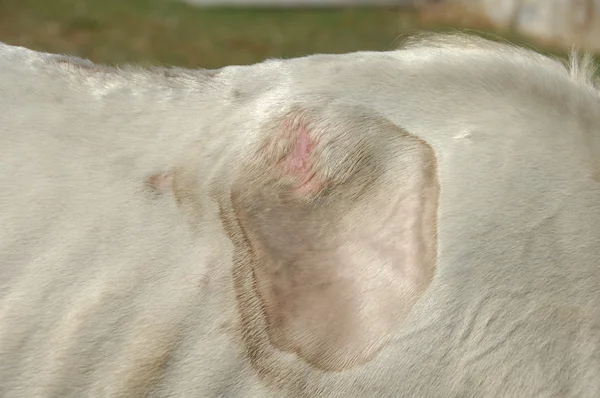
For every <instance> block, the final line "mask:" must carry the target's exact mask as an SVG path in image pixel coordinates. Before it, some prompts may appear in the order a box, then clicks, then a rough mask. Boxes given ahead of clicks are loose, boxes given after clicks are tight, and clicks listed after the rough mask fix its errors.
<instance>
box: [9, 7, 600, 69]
mask: <svg viewBox="0 0 600 398" xmlns="http://www.w3.org/2000/svg"><path fill="white" fill-rule="evenodd" d="M456 29H461V30H462V29H470V30H476V31H478V32H482V33H484V34H486V35H492V36H493V37H495V38H498V39H508V40H510V41H513V42H518V43H520V44H526V45H530V46H532V47H535V48H537V49H539V50H542V51H544V52H549V53H555V54H561V53H563V52H565V51H568V50H570V48H571V46H572V45H574V44H575V45H577V46H578V47H579V48H582V49H588V50H591V51H600V0H0V41H3V42H6V43H9V44H14V45H22V46H26V47H29V48H32V49H36V50H42V51H49V52H56V53H69V54H73V55H78V56H81V57H84V58H88V59H90V60H92V61H94V62H100V63H108V64H122V63H137V64H142V65H150V64H162V65H172V66H183V67H206V68H218V67H221V66H224V65H229V64H250V63H255V62H259V61H262V60H264V59H265V58H274V57H276V58H288V57H296V56H302V55H307V54H312V53H343V52H349V51H356V50H390V49H394V48H396V47H397V46H398V45H399V44H400V43H401V41H402V39H403V37H405V36H406V35H408V34H411V33H415V32H417V31H420V30H436V31H446V30H456Z"/></svg>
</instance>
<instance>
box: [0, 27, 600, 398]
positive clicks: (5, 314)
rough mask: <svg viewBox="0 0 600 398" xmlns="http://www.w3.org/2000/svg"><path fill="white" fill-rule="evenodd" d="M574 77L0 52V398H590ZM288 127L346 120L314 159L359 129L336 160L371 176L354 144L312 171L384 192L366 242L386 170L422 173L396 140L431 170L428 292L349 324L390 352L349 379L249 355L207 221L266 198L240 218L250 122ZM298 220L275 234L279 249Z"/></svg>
mask: <svg viewBox="0 0 600 398" xmlns="http://www.w3.org/2000/svg"><path fill="white" fill-rule="evenodd" d="M574 59H575V60H577V59H578V58H574ZM590 65H591V63H589V62H587V61H586V62H577V61H574V62H572V63H571V66H570V67H569V66H567V65H565V64H563V63H561V62H558V61H555V60H551V59H549V58H546V57H544V56H542V55H538V54H536V53H533V52H531V51H528V50H524V49H519V48H514V47H511V46H508V45H505V44H498V43H493V42H489V41H485V40H482V39H477V38H473V37H466V36H461V35H452V36H432V37H425V38H419V39H417V40H414V41H409V42H408V43H407V44H406V45H405V46H404V47H403V48H402V49H400V50H398V51H392V52H382V53H377V52H361V53H354V54H347V55H315V56H310V57H305V58H298V59H292V60H270V61H267V62H264V63H261V64H257V65H252V66H231V67H226V68H223V69H220V70H217V71H202V70H197V71H194V70H179V69H176V70H162V69H157V70H141V69H138V68H133V67H128V68H123V69H113V68H108V67H102V66H96V65H93V64H91V63H89V62H86V61H83V60H80V59H76V58H69V57H62V56H57V55H50V54H44V53H38V52H33V51H30V50H27V49H24V48H20V47H11V46H7V45H0V148H1V150H2V156H1V157H0V186H1V187H2V189H1V190H0V396H2V397H6V398H12V397H28V398H29V397H139V396H149V397H302V396H306V397H315V396H326V397H404V396H406V397H415V396H416V397H454V396H460V397H464V396H479V397H529V396H543V397H551V396H561V397H598V396H600V305H599V304H600V244H599V243H600V99H599V96H598V93H597V90H596V87H595V83H594V80H593V79H594V78H593V75H594V73H593V71H592V70H591V68H590ZM294 109H297V110H300V111H301V112H303V111H305V110H308V111H309V113H310V112H312V114H317V115H320V116H318V117H320V118H321V119H319V120H321V122H319V123H322V125H323V126H338V125H342V126H346V127H343V128H342V127H340V130H339V132H338V133H337V134H338V135H337V136H335V140H334V141H332V142H333V143H334V144H335V143H336V142H341V143H342V144H340V145H343V143H344V140H347V142H349V143H350V144H352V145H354V143H355V142H359V141H357V140H359V139H362V138H361V137H362V136H361V134H363V133H365V131H367V130H369V129H371V130H373V132H372V133H369V134H371V135H368V136H365V137H370V138H368V139H367V138H365V140H363V141H360V145H361V146H359V147H358V148H359V149H361V150H362V149H365V148H366V149H369V150H371V155H372V156H373V159H374V160H373V162H374V163H356V162H355V163H352V162H353V161H354V160H353V158H352V156H356V157H359V156H360V155H359V153H358V152H357V153H354V152H352V150H351V148H353V147H354V146H352V145H351V146H350V147H348V148H346V147H343V148H346V149H347V150H348V151H349V152H348V153H350V158H349V159H346V160H344V157H343V156H342V155H340V153H341V152H335V147H334V148H333V149H331V151H333V152H331V155H328V154H329V153H330V152H324V153H325V155H323V156H322V158H321V159H322V160H321V162H322V164H321V166H322V169H321V170H322V175H323V176H325V177H327V176H333V177H335V176H337V175H338V174H335V173H336V172H338V171H336V169H335V168H336V167H338V166H339V165H340V164H342V165H344V164H346V163H343V162H344V161H348V162H350V163H347V164H349V165H355V166H356V167H358V169H359V170H358V172H360V171H361V170H366V173H367V174H366V176H367V177H369V176H372V179H373V180H374V181H380V180H381V178H383V177H381V178H380V177H378V176H380V175H384V176H387V177H385V178H386V179H385V182H386V184H383V183H382V184H375V185H373V186H372V187H371V190H372V192H371V193H369V194H367V196H366V198H367V199H365V200H363V202H361V203H362V206H363V207H361V208H359V209H360V210H361V212H350V213H349V215H347V216H346V219H348V217H349V221H348V222H354V223H355V224H356V223H357V222H363V221H360V220H362V219H360V217H364V222H366V223H367V224H368V222H369V221H370V220H372V219H373V217H376V216H377V213H378V211H379V209H380V208H383V206H384V205H385V203H384V202H385V201H382V200H383V199H382V198H385V197H386V195H387V196H390V197H395V195H397V193H396V191H397V190H398V189H399V188H398V187H400V186H402V184H404V182H403V181H404V180H403V178H404V177H405V174H403V170H405V169H406V168H408V167H413V168H417V169H418V170H424V169H423V168H424V167H425V166H424V164H425V163H423V164H421V163H419V162H416V163H414V164H413V166H411V164H405V163H401V160H399V159H400V158H401V156H400V155H402V153H401V152H398V151H400V149H398V148H400V147H398V145H404V143H405V142H406V140H407V139H408V138H407V137H408V135H410V136H412V137H416V139H418V140H419V142H422V144H419V145H421V146H418V145H417V144H414V145H417V147H414V148H421V149H422V150H423V151H425V149H423V148H425V145H426V146H428V147H430V148H431V149H432V153H434V154H435V160H436V164H437V169H436V171H435V173H436V175H435V177H436V178H437V181H438V182H439V199H438V204H437V240H436V242H434V243H435V244H436V245H437V256H436V261H435V263H436V264H435V272H434V275H433V280H432V282H431V285H430V286H429V287H428V288H427V289H426V291H425V292H424V294H423V295H422V296H419V300H418V301H417V302H416V304H415V305H414V307H407V308H409V309H410V313H409V315H408V316H406V317H403V318H402V319H401V320H400V318H398V319H396V318H391V319H392V323H391V326H389V327H390V328H391V329H389V328H388V329H379V327H380V325H378V324H375V323H373V324H371V323H366V324H365V325H366V326H367V330H368V327H369V325H372V327H373V328H375V329H373V331H374V333H375V332H379V331H384V332H385V333H384V335H386V336H388V337H389V339H388V340H385V341H386V342H384V340H381V341H380V340H377V344H380V343H381V344H380V345H381V346H380V347H379V346H378V347H379V348H380V349H378V351H377V352H375V353H374V354H372V355H371V354H369V355H370V356H365V357H364V358H362V359H361V360H360V361H359V360H358V359H356V358H357V357H353V356H352V355H351V356H350V357H348V358H349V359H348V358H347V361H349V362H341V361H342V359H340V358H346V357H343V355H341V354H340V355H341V356H339V357H336V356H335V355H337V354H338V351H333V354H332V355H333V356H332V357H329V359H331V360H330V361H329V359H327V360H325V359H323V361H324V362H320V363H321V364H322V365H323V366H321V367H319V366H315V361H316V362H319V360H320V359H319V358H317V359H316V360H315V359H314V358H312V359H311V358H309V359H307V358H304V357H302V355H301V354H298V353H295V352H289V351H284V350H279V349H278V348H277V347H275V348H273V347H265V346H264V344H265V343H264V342H265V341H266V340H260V341H261V344H263V346H260V345H259V346H258V347H259V349H258V351H253V350H254V349H255V348H256V347H253V346H249V345H248V344H247V341H248V338H253V337H252V336H254V334H253V333H254V332H256V330H257V329H252V327H246V326H244V325H242V324H243V323H244V322H242V321H241V319H242V320H243V317H242V318H240V314H244V310H243V308H242V310H241V309H240V308H241V307H243V304H240V295H239V294H238V293H239V292H238V293H236V289H234V284H235V282H236V281H235V280H234V277H233V272H234V267H235V264H236V263H235V261H234V259H235V258H236V256H238V257H239V256H240V255H241V256H243V253H242V254H240V253H241V252H240V250H239V249H238V248H237V246H236V243H235V242H236V241H235V239H234V237H235V234H234V235H231V233H228V230H227V222H231V221H227V220H228V219H230V218H228V217H229V216H227V214H229V213H231V209H233V208H234V207H235V205H236V203H237V205H239V206H242V207H243V206H246V205H248V203H250V205H253V206H256V207H257V208H258V210H261V209H262V207H264V206H266V205H268V204H269V203H270V202H268V201H269V200H272V199H269V198H270V196H268V197H267V199H265V203H261V202H260V201H258V199H256V201H255V202H248V201H252V200H254V198H257V197H258V196H256V195H259V192H258V190H254V191H253V189H254V187H255V185H253V184H257V183H259V182H260V181H261V180H260V179H261V178H262V177H261V176H262V174H261V170H263V169H261V167H264V168H265V170H266V169H267V168H268V167H269V166H268V165H267V163H268V159H267V160H265V159H262V158H260V157H259V155H258V154H259V153H261V152H260V151H261V148H263V146H264V144H265V140H268V139H269V138H268V137H267V135H268V134H276V132H275V133H273V130H272V129H266V128H265V126H271V125H272V122H273V120H277V119H278V118H280V117H282V116H283V115H284V114H286V112H290V111H293V110H294ZM353 110H358V114H359V116H357V113H355V112H354V111H353ZM360 115H362V116H360ZM371 121H373V123H371ZM361 123H362V124H361ZM330 128H331V129H334V127H330ZM273 129H275V130H276V129H277V128H276V127H273ZM394 129H397V130H398V135H397V139H393V138H390V137H393V135H389V134H388V135H384V134H383V133H381V134H380V132H381V131H384V130H385V131H388V130H389V131H394ZM403 132H405V133H406V134H408V135H406V134H404V133H403ZM322 134H323V137H325V138H324V139H328V138H327V137H328V134H331V133H330V132H329V130H328V129H327V128H326V127H324V128H323V132H322ZM386 134H387V132H386ZM383 137H385V140H391V141H389V142H388V141H385V142H384V138H383ZM332 140H333V139H332ZM369 140H370V141H369ZM377 140H382V141H381V142H379V141H377ZM350 144H348V145H350ZM384 144H385V145H384ZM273 145H275V146H277V145H278V143H277V142H275V143H274V144H273ZM282 145H284V146H285V145H288V144H282ZM332 145H333V144H332ZM357 145H358V144H357ZM390 147H393V148H396V149H388V148H390ZM327 148H329V147H327ZM284 149H285V148H284ZM284 149H282V150H284ZM366 149H365V150H366ZM273 150H274V151H275V150H276V148H275V149H273ZM328 150H329V149H328ZM415 151H418V150H417V149H415ZM275 153H277V152H275ZM360 153H362V152H360ZM415 153H417V152H415ZM423 153H425V152H423ZM274 156H275V155H274ZM328 156H330V157H328ZM336 156H338V157H336ZM423 156H425V155H423ZM261 159H262V160H261ZM338 160H339V162H338ZM340 162H341V163H340ZM357 162H358V161H357ZM402 162H405V160H403V161H402ZM248 165H250V166H252V165H253V166H252V167H254V169H252V167H250V169H252V170H255V171H253V172H252V173H254V174H248V173H249V171H248ZM370 165H375V166H376V167H375V166H373V167H375V168H374V169H373V170H380V172H379V173H380V174H369V173H371V171H370V170H371V169H369V167H370ZM339 167H342V166H339ZM339 167H338V168H339ZM356 167H355V168H356ZM256 170H257V171H256ZM344 170H346V169H344ZM344 170H342V171H341V172H345V171H344ZM418 170H417V171H415V173H417V174H415V175H418ZM265 173H266V172H265ZM373 173H375V172H373ZM250 175H252V176H254V177H255V178H256V180H251V179H249V177H248V178H247V177H246V176H250ZM394 175H396V176H397V185H396V182H395V181H394V179H393V178H390V176H392V177H393V176H394ZM265 178H266V177H265ZM340 178H341V177H340ZM348 178H350V179H351V178H352V177H351V176H350V177H348ZM286 181H287V180H286ZM290 181H291V182H290ZM290 181H288V182H286V184H287V183H289V184H293V179H292V180H290ZM188 184H189V185H188ZM365 184H366V182H365ZM341 186H342V188H340V189H341V191H340V190H338V191H337V192H341V193H339V194H338V195H342V194H343V193H344V191H343V190H344V189H345V188H344V185H343V184H342V185H341ZM350 187H352V185H350ZM261 189H262V188H261ZM349 189H350V188H349ZM407 189H408V188H407ZM232 191H236V192H240V195H244V194H245V192H246V191H247V192H249V193H248V195H249V196H248V197H247V198H246V199H245V200H246V202H244V201H243V200H241V201H237V202H236V199H235V198H234V199H230V194H231V192H232ZM432 192H433V191H432ZM251 194H252V195H255V196H252V195H251ZM436 195H437V194H436ZM378 198H379V199H378ZM376 199H377V200H379V202H376V201H375V200H376ZM336 200H337V197H336V196H333V199H332V201H333V202H332V203H333V205H332V206H333V207H332V208H333V209H335V210H336V211H338V212H339V213H340V214H345V213H344V212H345V210H347V209H350V208H351V202H349V201H342V200H341V199H340V201H339V205H337V203H338V202H336ZM371 200H372V201H371ZM423 200H424V199H423ZM432 203H433V202H432ZM369 204H371V205H370V206H369ZM419 205H420V204H419ZM261 206H262V207H261ZM314 206H315V208H316V209H318V206H319V204H318V203H317V204H316V205H314ZM335 206H338V207H335ZM410 208H411V207H408V209H410ZM285 210H286V208H285V207H284V208H283V210H281V214H282V216H283V217H285V216H286V213H285ZM292 210H294V209H292ZM294 211H295V210H294ZM261 214H262V213H261ZM290 214H292V215H293V214H295V213H293V212H290ZM302 214H304V213H302ZM307 214H309V213H307ZM319 214H320V213H319ZM327 214H328V213H324V214H323V222H326V221H328V220H327ZM403 214H404V213H403ZM363 215H364V216H363ZM405 215H406V214H405ZM408 216H411V215H410V214H408ZM244 217H246V216H244ZM248 217H250V218H246V220H250V221H247V222H249V223H252V222H254V221H252V220H254V219H252V218H251V216H248ZM265 217H268V215H267V216H265ZM346 219H344V220H346ZM271 220H274V221H275V222H276V221H277V220H276V219H271ZM303 220H304V219H303V218H302V219H297V220H295V221H294V220H292V221H290V222H292V224H293V225H292V226H291V227H290V226H287V228H288V230H287V231H288V236H289V239H290V242H291V243H290V244H292V245H293V243H294V239H295V238H296V237H297V236H300V235H296V234H295V229H294V228H300V227H296V225H303V224H302V222H303ZM294 222H297V223H298V224H294ZM267 225H269V224H268V223H267ZM333 225H336V224H335V223H334V224H333ZM265 228H267V229H268V226H267V227H265ZM281 228H286V225H282V226H281ZM307 228H308V227H307ZM309 230H310V229H309ZM300 232H301V231H300ZM300 232H299V234H300ZM232 236H233V237H232ZM267 243H268V242H267ZM430 243H431V242H430ZM290 248H293V246H290ZM267 249H268V248H267ZM267 249H266V250H267ZM409 249H411V248H410V247H409ZM299 255H302V253H300V254H299ZM369 261H370V260H368V259H366V260H365V262H364V267H368V266H370V265H371V264H370V263H369ZM361 264H363V263H358V266H357V267H358V268H356V272H357V273H360V272H362V271H364V269H370V268H364V269H362V268H360V267H361ZM334 265H335V264H334ZM316 275H317V276H318V274H316ZM361 275H362V274H361ZM365 275H366V274H365ZM369 275H370V274H369ZM259 282H260V280H259ZM415 297H416V296H415ZM358 298H359V299H361V298H362V296H359V297H358ZM241 300H244V298H243V297H242V298H241ZM389 300H395V298H393V297H391V298H390V299H389ZM384 301H385V300H384ZM394 303H397V302H396V301H390V302H388V303H384V302H381V301H379V302H378V301H375V302H374V305H375V307H377V306H384V305H394ZM334 304H335V303H334ZM253 308H254V309H255V310H256V315H255V317H257V318H259V317H260V316H261V315H260V314H259V308H258V307H252V306H250V307H248V308H246V309H245V311H246V312H245V316H246V317H247V318H248V316H249V317H250V318H252V316H253V314H252V313H250V315H248V311H252V310H253ZM240 311H241V312H240ZM332 311H337V308H335V307H334V308H332ZM284 315H286V314H284ZM308 315H310V313H309V314H308ZM368 319H369V322H371V320H372V319H374V320H377V319H378V318H377V317H375V318H368ZM248 322H250V323H251V322H254V319H250V320H249V321H248ZM382 327H383V326H382ZM244 328H246V329H244ZM300 329H301V328H300ZM299 332H301V333H302V332H304V331H303V330H299ZM388 332H389V333H388ZM257 333H258V332H257ZM386 333H387V334H386ZM390 333H391V334H390ZM257 335H260V333H258V334H257ZM248 336H250V337H248ZM317 336H319V332H318V331H317ZM321 337H322V336H321ZM363 337H365V338H366V339H367V340H366V341H367V342H369V341H370V340H368V338H369V337H370V336H368V335H363ZM299 341H300V342H302V337H301V339H300V340H299ZM325 341H326V340H325ZM331 343H334V342H333V340H332V341H331ZM352 344H353V343H352ZM352 344H349V345H348V347H349V348H348V350H350V351H349V354H353V352H354V351H352V350H353V347H354V346H353V345H352ZM267 349H269V350H271V351H269V355H268V357H267V354H266V352H267V351H266V350H267ZM327 349H328V348H327V347H324V350H325V351H327ZM340 349H344V348H343V347H342V348H340ZM261 350H264V351H261ZM257 357H260V358H259V359H258V360H257ZM265 358H266V359H265ZM336 358H338V359H336ZM345 360H346V359H345ZM328 361H329V362H328ZM352 361H354V362H352ZM346 363H348V364H350V363H352V366H345V365H344V364H346ZM334 368H335V369H334Z"/></svg>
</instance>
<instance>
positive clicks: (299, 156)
mask: <svg viewBox="0 0 600 398" xmlns="http://www.w3.org/2000/svg"><path fill="white" fill-rule="evenodd" d="M284 128H285V129H286V130H287V131H288V132H289V134H290V136H292V137H295V143H294V145H293V147H292V149H291V151H290V153H289V154H288V155H286V157H285V158H283V160H281V162H280V165H281V166H282V168H283V170H284V171H285V172H286V173H288V174H291V175H293V176H296V177H298V179H299V180H300V185H299V186H297V187H296V188H295V189H294V190H295V191H296V192H298V193H302V194H314V193H317V192H318V191H320V190H321V189H323V188H324V186H325V181H322V180H320V179H319V178H317V176H316V172H315V171H314V170H313V166H314V164H313V159H312V155H313V153H314V150H315V148H316V143H315V141H314V139H313V138H312V137H311V134H310V133H311V132H310V129H309V128H308V126H306V125H305V124H304V123H301V122H300V123H298V122H297V120H289V119H287V120H286V121H285V123H284Z"/></svg>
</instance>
